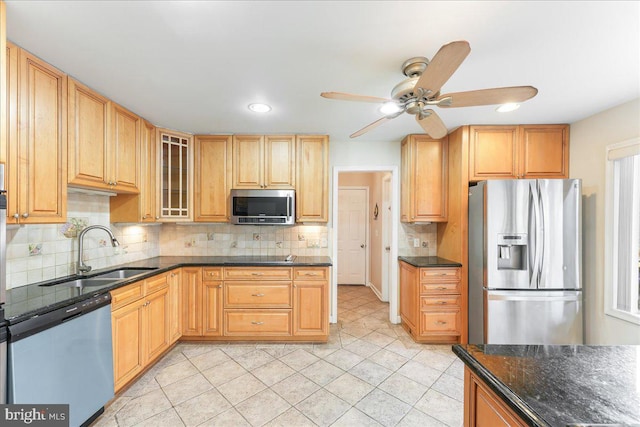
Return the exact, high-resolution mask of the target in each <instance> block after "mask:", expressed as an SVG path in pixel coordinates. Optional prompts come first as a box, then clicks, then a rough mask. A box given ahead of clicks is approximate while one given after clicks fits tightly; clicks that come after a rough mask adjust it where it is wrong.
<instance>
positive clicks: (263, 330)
mask: <svg viewBox="0 0 640 427" xmlns="http://www.w3.org/2000/svg"><path fill="white" fill-rule="evenodd" d="M224 317H225V319H224V320H225V321H224V334H225V335H226V336H246V337H251V336H252V335H255V336H263V335H281V336H287V335H291V310H225V311H224Z"/></svg>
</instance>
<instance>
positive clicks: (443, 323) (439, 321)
mask: <svg viewBox="0 0 640 427" xmlns="http://www.w3.org/2000/svg"><path fill="white" fill-rule="evenodd" d="M435 324H436V325H446V324H447V322H443V321H442V320H438V321H437V322H435Z"/></svg>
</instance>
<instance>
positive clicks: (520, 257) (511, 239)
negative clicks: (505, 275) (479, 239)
mask: <svg viewBox="0 0 640 427" xmlns="http://www.w3.org/2000/svg"><path fill="white" fill-rule="evenodd" d="M497 240H498V245H497V246H498V247H497V250H498V256H497V258H498V270H526V269H527V259H528V257H527V234H526V233H524V234H498V239H497Z"/></svg>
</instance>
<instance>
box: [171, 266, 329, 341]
mask: <svg viewBox="0 0 640 427" xmlns="http://www.w3.org/2000/svg"><path fill="white" fill-rule="evenodd" d="M181 280H182V294H181V295H182V303H181V307H182V338H183V339H186V340H203V339H212V340H217V339H224V340H243V341H244V340H246V341H251V340H258V341H259V340H282V341H318V342H323V341H326V340H327V339H328V336H329V268H328V267H294V268H292V267H224V268H223V267H204V268H200V267H183V268H182V279H181Z"/></svg>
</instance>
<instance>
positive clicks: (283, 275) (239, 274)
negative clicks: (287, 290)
mask: <svg viewBox="0 0 640 427" xmlns="http://www.w3.org/2000/svg"><path fill="white" fill-rule="evenodd" d="M224 278H225V280H247V279H256V280H284V279H288V280H291V268H288V267H286V268H283V267H228V268H225V269H224Z"/></svg>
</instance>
